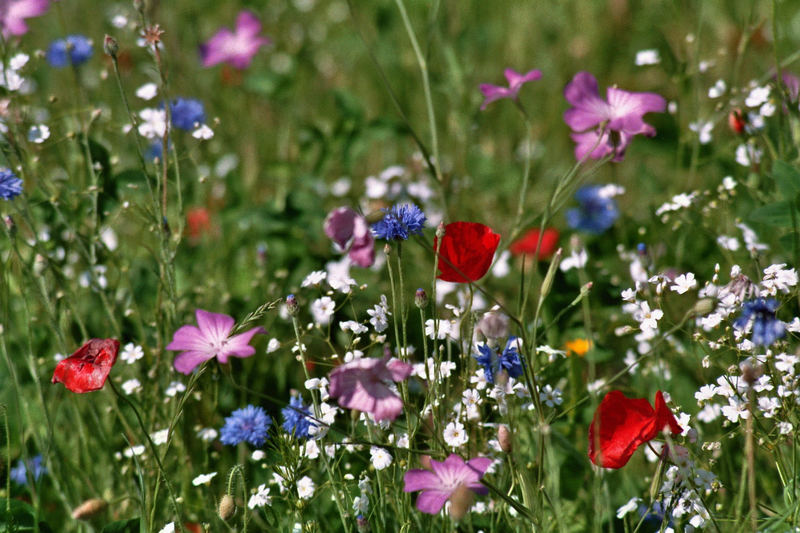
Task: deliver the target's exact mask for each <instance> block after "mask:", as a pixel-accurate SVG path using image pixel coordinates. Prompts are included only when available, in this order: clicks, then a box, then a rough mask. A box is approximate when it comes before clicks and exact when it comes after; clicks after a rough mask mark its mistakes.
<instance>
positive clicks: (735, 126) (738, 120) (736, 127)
mask: <svg viewBox="0 0 800 533" xmlns="http://www.w3.org/2000/svg"><path fill="white" fill-rule="evenodd" d="M746 124H747V122H746V120H745V118H744V116H743V115H742V112H741V110H739V109H734V110H733V111H731V112H730V114H729V115H728V126H730V128H731V131H733V132H734V133H737V134H741V133H742V132H744V127H745V125H746Z"/></svg>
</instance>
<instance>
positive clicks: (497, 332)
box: [478, 313, 508, 339]
mask: <svg viewBox="0 0 800 533" xmlns="http://www.w3.org/2000/svg"><path fill="white" fill-rule="evenodd" d="M478 330H479V331H480V332H481V333H482V334H483V336H484V337H486V338H487V339H499V338H502V337H505V336H507V335H508V317H507V316H506V315H504V314H502V313H486V314H485V315H483V318H481V320H480V322H478Z"/></svg>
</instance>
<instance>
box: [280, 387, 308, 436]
mask: <svg viewBox="0 0 800 533" xmlns="http://www.w3.org/2000/svg"><path fill="white" fill-rule="evenodd" d="M281 414H282V415H283V426H282V427H283V429H284V430H285V431H286V432H287V433H291V434H292V435H294V436H295V437H297V438H305V437H308V430H309V429H310V428H311V426H313V425H314V424H312V423H311V421H310V420H309V419H308V417H309V416H311V411H310V410H309V409H308V407H307V406H305V405H303V398H301V397H300V396H299V395H298V396H292V397H291V399H290V400H289V405H288V406H287V407H284V408H283V409H281Z"/></svg>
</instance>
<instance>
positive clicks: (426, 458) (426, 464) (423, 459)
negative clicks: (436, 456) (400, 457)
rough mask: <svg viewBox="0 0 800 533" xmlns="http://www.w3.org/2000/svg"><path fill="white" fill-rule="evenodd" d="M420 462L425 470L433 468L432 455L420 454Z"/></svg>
mask: <svg viewBox="0 0 800 533" xmlns="http://www.w3.org/2000/svg"><path fill="white" fill-rule="evenodd" d="M419 464H420V466H422V468H424V469H425V470H431V456H430V455H420V456H419Z"/></svg>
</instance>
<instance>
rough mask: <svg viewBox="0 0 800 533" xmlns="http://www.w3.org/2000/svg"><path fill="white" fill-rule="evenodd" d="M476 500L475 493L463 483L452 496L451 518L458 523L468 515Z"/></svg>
mask: <svg viewBox="0 0 800 533" xmlns="http://www.w3.org/2000/svg"><path fill="white" fill-rule="evenodd" d="M474 500H475V495H474V493H473V492H472V491H471V490H469V489H468V488H467V487H466V486H464V484H463V483H462V484H461V485H459V486H458V487H457V488H456V490H454V491H453V494H452V495H451V496H450V517H451V518H452V519H453V520H455V521H456V522H458V521H459V520H461V519H462V518H464V515H465V514H467V511H469V508H470V507H472V502H473V501H474Z"/></svg>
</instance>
